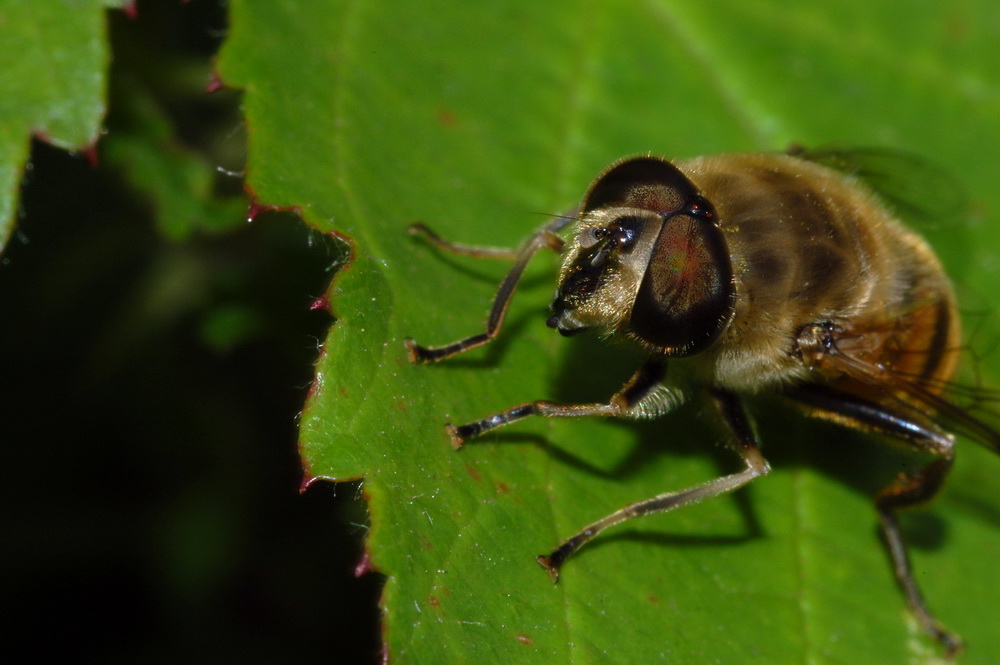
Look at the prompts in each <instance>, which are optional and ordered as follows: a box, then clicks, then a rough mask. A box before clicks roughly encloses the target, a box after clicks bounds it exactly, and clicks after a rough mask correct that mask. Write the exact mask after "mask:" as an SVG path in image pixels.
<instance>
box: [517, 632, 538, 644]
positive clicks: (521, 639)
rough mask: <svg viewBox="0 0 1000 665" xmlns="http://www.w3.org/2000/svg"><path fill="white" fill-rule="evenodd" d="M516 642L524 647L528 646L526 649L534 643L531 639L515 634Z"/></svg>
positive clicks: (521, 634) (522, 634)
mask: <svg viewBox="0 0 1000 665" xmlns="http://www.w3.org/2000/svg"><path fill="white" fill-rule="evenodd" d="M517 641H518V642H520V643H521V644H523V645H525V646H528V647H530V646H531V645H532V644H534V643H535V640H533V639H531V638H530V637H528V636H527V635H525V634H524V633H518V634H517Z"/></svg>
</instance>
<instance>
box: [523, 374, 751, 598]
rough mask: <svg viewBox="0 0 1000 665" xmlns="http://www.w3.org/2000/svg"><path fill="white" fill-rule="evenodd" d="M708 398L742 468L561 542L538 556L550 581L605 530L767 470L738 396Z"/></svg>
mask: <svg viewBox="0 0 1000 665" xmlns="http://www.w3.org/2000/svg"><path fill="white" fill-rule="evenodd" d="M712 397H713V400H714V402H715V406H716V408H718V410H719V413H720V415H721V416H722V419H723V422H725V424H726V426H727V428H728V429H729V431H730V434H732V440H731V441H730V446H731V447H732V448H734V449H735V450H736V452H738V453H739V454H740V457H742V458H743V462H744V464H746V468H745V469H743V471H740V472H739V473H734V474H731V475H728V476H723V477H721V478H716V479H715V480H712V481H710V482H707V483H704V484H702V485H698V486H696V487H691V488H689V489H686V490H681V491H678V492H666V493H664V494H659V495H657V496H654V497H651V498H649V499H645V500H643V501H639V502H636V503H631V504H629V505H627V506H625V507H624V508H622V509H621V510H618V511H615V512H613V513H611V514H610V515H608V516H607V517H605V518H603V519H600V520H597V521H596V522H594V523H593V524H591V525H589V526H587V527H586V528H584V529H583V530H582V531H580V532H579V533H578V534H576V535H575V536H573V537H572V538H570V539H568V540H566V541H564V542H563V543H562V544H561V545H560V546H559V547H558V548H556V549H555V550H554V551H553V552H552V553H551V554H549V555H545V556H540V557H538V563H540V564H542V566H543V567H544V568H545V569H546V570H548V571H549V575H550V576H551V577H552V581H553V582H555V581H557V580H558V579H559V569H560V567H561V566H562V564H563V563H565V561H566V559H568V558H569V557H570V556H571V555H572V554H573V553H574V552H576V551H577V550H578V549H580V548H581V547H583V546H584V545H585V544H587V543H588V542H590V541H591V540H592V539H593V538H594V537H595V536H596V535H597V534H598V533H600V532H601V531H604V530H605V529H607V528H608V527H610V526H614V525H616V524H620V523H622V522H624V521H626V520H630V519H633V518H635V517H641V516H643V515H650V514H652V513H662V512H666V511H668V510H673V509H675V508H679V507H680V506H684V505H687V504H689V503H695V502H698V501H701V500H702V499H706V498H708V497H712V496H718V495H719V494H724V493H726V492H732V491H733V490H736V489H739V488H740V487H743V486H744V485H746V484H747V483H749V482H750V481H751V480H753V479H754V478H757V477H758V476H762V475H765V474H766V473H768V471H770V466H769V465H768V463H767V460H765V459H764V456H763V455H761V452H760V448H759V446H758V444H757V436H756V434H755V433H754V431H753V427H752V426H751V424H750V419H749V417H748V416H747V413H746V410H745V409H744V408H743V403H742V402H741V401H740V399H739V397H737V396H736V395H735V394H734V393H731V392H729V391H723V390H716V391H713V393H712Z"/></svg>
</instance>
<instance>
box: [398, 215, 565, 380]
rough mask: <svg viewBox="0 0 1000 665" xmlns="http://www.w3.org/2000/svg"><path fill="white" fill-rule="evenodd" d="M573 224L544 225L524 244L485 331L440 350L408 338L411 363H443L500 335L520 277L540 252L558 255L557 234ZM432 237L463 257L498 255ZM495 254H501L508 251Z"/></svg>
mask: <svg viewBox="0 0 1000 665" xmlns="http://www.w3.org/2000/svg"><path fill="white" fill-rule="evenodd" d="M572 221H573V219H572V218H563V217H559V218H557V219H555V220H553V221H551V222H548V223H547V224H546V225H545V226H543V227H542V228H540V229H538V231H536V232H535V233H534V234H533V235H532V236H531V237H530V238H529V239H528V240H527V241H526V242H525V243H524V244H523V245H521V248H520V249H518V250H517V254H516V257H515V259H514V265H513V266H511V268H510V271H509V272H508V273H507V276H506V277H504V280H503V282H501V283H500V288H499V289H498V290H497V294H496V297H495V298H494V299H493V307H492V309H491V310H490V316H489V318H488V319H487V321H486V332H483V333H480V334H478V335H473V336H472V337H466V338H465V339H461V340H459V341H457V342H453V343H451V344H447V345H445V346H438V347H424V346H420V345H419V344H417V343H416V342H414V341H413V340H412V339H405V340H403V344H405V345H406V352H407V356H408V357H409V359H410V362H412V363H427V362H436V361H438V360H444V359H445V358H450V357H451V356H454V355H457V354H459V353H463V352H464V351H468V350H469V349H474V348H476V347H479V346H482V345H484V344H486V343H487V342H490V341H491V340H492V339H493V338H494V337H496V336H497V334H498V333H499V332H500V328H501V326H503V320H504V317H505V316H506V315H507V307H508V306H509V305H510V300H511V298H512V297H513V295H514V290H515V289H516V288H517V283H518V281H520V279H521V275H522V274H524V269H525V268H526V267H527V265H528V262H529V261H530V260H531V257H533V256H534V255H535V253H536V252H537V251H538V250H540V249H542V248H546V247H547V248H549V249H551V250H553V251H556V252H559V251H562V247H563V240H562V238H560V237H559V236H558V235H556V232H557V231H559V229H561V228H563V227H564V226H566V225H567V224H569V223H570V222H572ZM411 228H412V227H411ZM422 228H423V229H424V230H425V231H424V232H425V233H426V232H428V231H427V230H426V229H427V227H425V226H424V227H422ZM418 232H419V231H418ZM430 237H431V241H432V242H434V244H436V245H438V246H440V247H444V248H445V249H449V250H451V251H455V252H459V253H462V254H471V255H472V256H490V255H492V256H496V255H497V254H496V253H494V254H490V253H489V252H490V248H474V247H470V246H467V245H453V244H450V243H447V242H445V241H443V240H441V239H440V238H438V237H437V236H436V235H434V234H433V233H431V234H430ZM435 239H436V240H435ZM494 251H496V252H502V251H506V250H494Z"/></svg>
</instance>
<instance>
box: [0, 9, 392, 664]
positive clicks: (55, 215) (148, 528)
mask: <svg viewBox="0 0 1000 665" xmlns="http://www.w3.org/2000/svg"><path fill="white" fill-rule="evenodd" d="M130 9H131V10H135V9H136V7H135V6H133V7H131V8H130ZM107 20H108V22H109V33H110V35H109V36H110V41H111V51H112V66H111V72H110V82H109V112H108V116H107V120H106V123H105V128H106V131H105V132H103V133H104V137H103V138H102V140H101V142H100V143H99V145H98V147H97V150H96V153H95V154H94V155H85V154H75V155H74V154H69V153H66V152H64V151H62V150H59V149H56V148H52V147H50V146H48V145H46V144H45V143H42V142H39V141H36V142H35V143H34V144H33V145H32V150H31V158H30V162H29V163H28V165H27V167H26V169H25V174H24V179H23V185H22V194H21V202H20V206H21V207H20V209H19V212H18V220H17V226H16V230H15V232H14V235H13V238H12V240H11V242H10V245H9V246H8V248H7V250H6V253H5V254H4V256H3V267H2V270H0V311H2V315H0V316H2V320H3V325H0V340H2V341H0V348H2V349H3V351H4V352H3V353H2V354H0V376H2V377H3V379H4V382H5V384H6V386H7V389H6V390H5V391H4V397H3V407H2V414H3V416H2V417H0V440H2V441H3V443H4V445H3V462H2V470H3V471H2V474H3V478H2V482H0V492H2V493H3V499H4V500H3V503H2V505H3V508H2V522H0V524H2V530H3V533H4V534H5V537H4V541H5V543H6V544H5V548H4V549H5V550H6V551H5V556H4V566H3V576H2V578H3V582H2V589H3V591H2V598H3V612H4V625H5V629H4V633H5V638H4V640H3V648H2V651H5V652H7V653H8V655H9V654H15V653H21V654H22V655H23V654H25V653H34V654H36V656H39V655H40V654H45V655H46V656H47V657H52V656H54V655H57V654H73V658H74V660H91V659H93V660H96V661H98V662H113V661H123V662H142V661H145V662H149V661H151V660H163V661H183V662H198V661H203V660H209V659H214V658H213V657H212V654H220V653H224V654H225V657H226V659H227V660H229V659H231V660H243V661H248V660H249V661H278V660H281V661H292V660H294V661H297V662H312V661H319V660H322V661H329V660H330V658H331V654H335V655H337V656H338V657H337V658H335V660H337V661H340V662H343V660H341V659H342V658H346V659H347V660H357V661H359V662H374V661H376V660H377V658H378V652H379V637H378V627H377V621H378V610H377V607H376V602H377V596H378V592H379V580H378V577H377V576H376V575H368V576H365V577H362V578H360V579H356V578H355V577H354V575H353V569H354V566H355V564H356V563H357V562H358V560H359V558H360V556H361V544H360V543H361V537H362V535H363V533H364V530H365V528H366V527H365V524H364V521H365V513H364V507H363V503H362V500H361V497H359V496H358V494H359V489H358V486H357V485H356V484H344V485H340V486H338V487H334V486H332V485H325V484H322V483H316V484H314V485H313V486H312V487H311V488H310V489H309V490H308V491H307V492H305V493H304V494H303V495H300V494H299V485H300V483H301V479H302V472H301V468H300V465H299V460H298V455H297V451H296V416H297V413H298V411H299V409H300V408H301V405H302V403H303V400H304V398H305V395H306V391H307V389H308V385H309V382H310V380H311V378H312V362H313V361H314V359H315V356H316V351H317V346H318V343H319V340H321V339H322V338H323V337H324V335H325V334H326V329H327V327H328V326H329V324H330V322H331V317H330V316H329V314H327V313H326V312H325V311H323V310H311V309H310V304H311V303H312V302H313V300H314V299H315V298H317V297H319V296H321V295H323V293H324V292H325V290H326V288H327V285H328V283H329V280H330V278H331V275H332V273H333V271H334V270H336V268H337V266H338V265H339V264H340V263H341V262H342V261H343V259H344V254H343V250H342V248H340V247H338V246H336V245H333V244H331V241H329V240H327V239H326V238H324V237H322V236H320V235H319V234H316V233H315V232H312V231H310V230H309V229H307V228H306V227H305V226H304V225H303V224H301V223H300V222H299V221H298V220H296V219H295V218H294V216H292V215H290V214H289V213H281V212H264V213H262V214H260V215H258V216H257V217H255V219H254V221H253V222H252V223H249V224H248V223H247V209H248V207H249V203H250V202H249V200H248V198H247V196H246V195H245V194H244V192H243V190H242V173H241V169H242V160H243V159H244V157H245V151H246V147H245V133H244V131H243V130H244V128H243V126H242V121H241V111H240V95H239V93H238V92H236V91H230V90H225V89H223V90H220V91H217V92H214V93H212V94H209V92H208V91H207V88H208V87H210V86H211V85H212V81H213V75H212V65H213V56H214V54H215V53H216V51H217V49H218V47H219V45H220V43H221V41H222V39H223V38H224V37H225V34H226V8H225V5H224V3H223V2H221V1H216V0H211V1H203V2H191V3H179V2H169V1H157V2H152V1H150V2H141V3H139V5H138V8H137V11H135V12H134V16H132V17H129V16H127V15H126V13H122V12H119V11H110V12H108V14H107ZM94 157H96V159H94ZM2 651H0V652H2ZM5 660H7V658H5ZM7 662H11V661H10V660H7Z"/></svg>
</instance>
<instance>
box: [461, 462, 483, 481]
mask: <svg viewBox="0 0 1000 665" xmlns="http://www.w3.org/2000/svg"><path fill="white" fill-rule="evenodd" d="M465 470H466V471H468V472H469V475H470V476H472V479H473V480H475V481H476V482H477V483H478V482H479V481H481V480H482V479H483V476H482V474H480V473H479V469H477V468H476V467H474V466H472V465H471V464H470V465H469V466H467V467H465Z"/></svg>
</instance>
